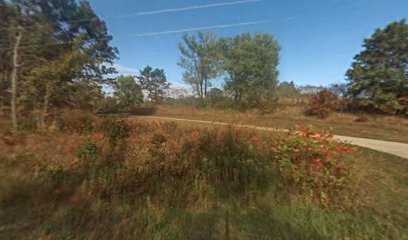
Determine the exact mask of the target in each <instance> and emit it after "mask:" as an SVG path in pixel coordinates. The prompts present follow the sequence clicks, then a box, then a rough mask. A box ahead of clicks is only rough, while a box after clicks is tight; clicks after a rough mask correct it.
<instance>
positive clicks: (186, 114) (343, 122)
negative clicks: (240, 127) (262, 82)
mask: <svg viewBox="0 0 408 240" xmlns="http://www.w3.org/2000/svg"><path fill="white" fill-rule="evenodd" d="M155 115H156V116H165V117H175V118H186V119H199V120H209V121H223V122H229V123H239V124H252V125H258V126H265V127H274V128H285V129H288V128H293V127H295V126H296V125H306V126H309V125H310V126H313V127H316V128H319V129H324V130H328V131H331V132H333V133H334V134H337V135H345V136H352V137H363V138H372V139H381V140H388V141H396V142H408V119H404V118H400V117H394V116H369V117H368V121H364V122H356V119H358V118H360V117H361V116H360V115H353V114H349V113H333V114H331V115H330V116H329V117H328V118H327V119H318V118H314V117H308V116H305V115H304V114H303V109H302V108H301V107H286V108H284V107H281V108H279V109H277V110H276V111H275V112H273V113H272V114H258V113H255V112H247V113H241V112H237V111H232V110H224V111H223V110H215V109H196V108H193V107H189V106H175V105H163V106H159V107H158V108H157V112H156V114H155Z"/></svg>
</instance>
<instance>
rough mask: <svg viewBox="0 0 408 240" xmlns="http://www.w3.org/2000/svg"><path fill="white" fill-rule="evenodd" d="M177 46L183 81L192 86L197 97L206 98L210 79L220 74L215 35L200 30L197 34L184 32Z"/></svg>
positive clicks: (219, 55)
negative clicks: (190, 34) (182, 70)
mask: <svg viewBox="0 0 408 240" xmlns="http://www.w3.org/2000/svg"><path fill="white" fill-rule="evenodd" d="M178 48H179V50H180V53H181V58H180V60H179V62H178V65H179V66H181V67H182V68H183V69H184V72H183V79H184V81H185V82H186V83H188V84H190V85H191V86H193V88H194V91H195V93H196V94H197V95H198V96H199V98H206V97H207V94H208V93H207V90H208V88H209V87H211V80H213V79H214V78H216V77H217V76H218V75H219V74H220V64H219V60H220V57H221V52H220V48H219V45H218V43H217V39H216V37H215V35H214V34H213V33H204V32H200V31H199V32H197V36H195V35H192V36H189V35H188V34H184V35H183V39H182V42H180V43H179V46H178Z"/></svg>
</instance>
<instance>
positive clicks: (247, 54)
mask: <svg viewBox="0 0 408 240" xmlns="http://www.w3.org/2000/svg"><path fill="white" fill-rule="evenodd" d="M363 48H364V49H363V51H362V52H360V53H358V54H357V55H356V56H355V57H354V60H353V63H352V64H351V67H350V69H349V70H348V71H347V72H346V74H345V80H346V83H342V84H333V85H331V86H330V89H329V91H331V93H333V94H335V95H337V96H336V98H337V97H340V98H341V99H342V101H341V105H342V106H341V107H338V109H342V110H346V111H359V112H369V113H380V114H398V115H405V116H408V24H407V23H406V21H405V19H403V20H400V21H395V22H392V23H390V24H389V25H387V26H386V27H385V28H382V29H377V30H375V32H374V34H373V35H372V36H370V37H369V38H367V39H365V40H364V43H363ZM179 50H180V53H181V57H180V61H179V63H178V64H179V65H180V66H181V67H182V68H183V69H184V72H183V79H184V81H185V82H186V83H188V84H190V85H191V86H192V87H193V89H194V91H195V94H196V95H197V96H198V98H199V99H202V100H205V101H204V102H210V103H211V102H212V101H214V99H215V100H216V101H218V102H220V101H226V100H227V101H226V102H227V104H224V107H237V106H238V107H240V108H241V109H246V108H263V107H265V104H266V107H273V102H274V101H275V100H276V98H278V97H281V96H282V93H283V92H288V93H291V95H292V96H293V95H294V94H300V93H301V91H300V90H299V89H296V87H295V86H294V85H293V83H292V84H291V83H289V82H282V83H279V81H278V74H279V71H278V64H279V51H280V47H279V44H278V42H277V41H276V40H275V38H274V37H273V36H272V35H270V34H267V33H258V34H255V35H251V34H249V33H245V34H241V35H237V36H234V37H217V36H215V35H214V34H213V33H203V32H198V33H197V34H193V35H188V34H185V35H184V36H183V38H182V41H181V42H180V44H179ZM214 82H216V83H217V84H213V83H214ZM214 85H216V88H211V87H212V86H214ZM220 87H221V89H219V88H220ZM325 91H327V89H325ZM330 95H331V94H330V93H329V94H327V93H322V94H321V96H330ZM287 96H288V95H287ZM316 97H317V98H320V97H319V96H316ZM332 99H333V97H330V98H329V100H328V101H332ZM323 100H324V99H323Z"/></svg>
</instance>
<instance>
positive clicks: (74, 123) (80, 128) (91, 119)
mask: <svg viewBox="0 0 408 240" xmlns="http://www.w3.org/2000/svg"><path fill="white" fill-rule="evenodd" d="M96 122H97V119H96V117H95V116H93V115H92V114H90V113H87V112H84V111H81V110H66V111H62V112H60V113H59V114H57V117H56V123H57V126H58V128H59V129H60V130H62V131H74V132H77V133H80V134H82V133H86V132H90V131H92V130H94V129H95V126H96Z"/></svg>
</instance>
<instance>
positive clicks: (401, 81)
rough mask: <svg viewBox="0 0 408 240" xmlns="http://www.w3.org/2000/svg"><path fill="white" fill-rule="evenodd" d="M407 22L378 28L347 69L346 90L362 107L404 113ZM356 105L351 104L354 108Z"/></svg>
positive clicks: (407, 74)
mask: <svg viewBox="0 0 408 240" xmlns="http://www.w3.org/2000/svg"><path fill="white" fill-rule="evenodd" d="M407 38H408V24H407V23H406V22H405V20H401V21H398V22H393V23H391V24H389V25H388V26H386V27H385V28H383V29H377V30H376V31H375V33H374V34H373V35H372V36H371V37H370V38H368V39H365V40H364V48H365V49H364V50H363V51H362V52H361V53H359V54H358V55H356V56H355V58H354V62H353V64H352V66H351V68H350V69H349V70H348V71H347V74H346V75H347V78H348V81H349V83H348V94H349V95H350V96H352V97H353V98H354V99H356V101H355V103H357V104H358V105H357V108H358V107H361V110H366V111H372V112H380V113H387V114H407V112H408V105H406V104H405V102H404V101H403V99H404V98H405V97H407V96H408V72H407V69H408V41H407ZM355 108H356V107H354V109H355Z"/></svg>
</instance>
